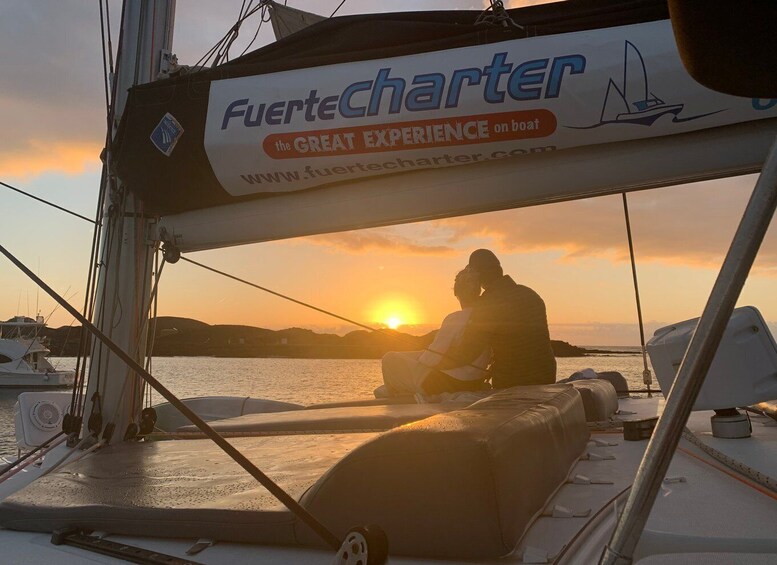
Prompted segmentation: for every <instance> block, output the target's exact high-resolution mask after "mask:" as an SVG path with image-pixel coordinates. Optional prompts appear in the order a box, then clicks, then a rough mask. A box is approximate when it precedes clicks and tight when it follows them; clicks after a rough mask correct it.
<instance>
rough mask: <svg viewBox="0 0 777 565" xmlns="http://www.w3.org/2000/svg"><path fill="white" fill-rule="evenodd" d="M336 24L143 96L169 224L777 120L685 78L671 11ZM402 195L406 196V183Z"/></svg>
mask: <svg viewBox="0 0 777 565" xmlns="http://www.w3.org/2000/svg"><path fill="white" fill-rule="evenodd" d="M478 15H479V13H478V12H468V11H455V12H454V11H449V12H445V11H444V12H409V13H395V14H379V15H366V16H348V17H341V18H333V19H329V20H325V21H322V22H320V23H318V24H315V25H312V26H310V27H308V28H305V29H303V30H301V31H299V32H297V33H294V34H292V35H290V36H288V37H286V38H284V39H282V40H280V41H278V42H276V43H274V44H271V45H269V46H267V47H264V48H262V49H259V50H257V51H255V52H253V53H250V54H248V55H245V56H243V57H241V58H239V59H235V60H233V61H231V62H229V63H226V64H224V65H221V66H219V67H216V68H214V69H211V70H207V71H202V72H197V73H192V74H188V75H184V76H178V77H174V78H170V79H167V80H164V81H160V82H157V83H152V84H149V85H143V86H138V87H135V88H133V89H132V91H131V92H130V97H129V101H128V104H127V109H126V111H125V113H124V118H123V122H122V125H121V128H120V132H119V136H118V143H117V146H116V152H115V164H116V169H117V172H118V174H119V176H120V177H121V178H122V180H123V181H124V182H125V183H126V184H127V185H128V186H129V187H130V188H131V189H133V190H135V191H136V192H137V193H139V194H140V195H141V197H142V198H143V199H144V201H145V203H146V208H147V210H148V211H150V212H151V213H156V214H161V215H170V214H177V213H180V212H184V211H188V210H197V209H201V208H208V207H213V206H220V205H224V204H232V203H240V202H243V201H246V200H255V199H260V198H267V197H277V198H282V197H283V196H284V195H291V194H294V193H299V192H300V191H310V190H316V189H321V188H322V187H328V186H333V185H336V186H340V185H347V184H348V183H349V182H353V181H359V180H362V181H363V180H364V179H369V178H376V179H377V178H381V177H386V176H388V175H395V176H397V178H399V175H402V174H413V173H416V172H418V171H424V170H429V169H434V168H440V169H442V168H452V167H460V168H465V167H467V166H469V165H482V164H483V163H484V162H489V161H493V162H496V161H499V160H503V159H506V158H509V157H517V156H522V155H533V154H537V153H548V152H561V151H564V150H569V149H574V148H579V147H585V146H594V145H598V144H612V143H617V142H625V141H629V140H634V139H641V138H655V137H660V136H672V135H675V134H684V133H688V132H693V131H698V130H704V129H708V128H717V127H721V126H726V125H730V124H736V123H740V122H747V121H754V120H759V119H763V118H770V117H774V116H775V115H777V107H775V104H774V103H773V102H774V101H769V100H751V99H747V98H736V97H731V96H726V95H722V94H718V93H714V92H712V91H710V90H707V89H705V88H703V87H701V86H699V85H698V84H697V83H695V82H694V81H693V80H692V79H691V78H690V77H689V76H688V75H687V74H686V73H685V71H684V70H683V69H682V65H681V63H680V60H679V57H678V55H677V52H676V49H675V47H674V39H673V37H672V31H671V26H670V24H669V21H668V20H667V18H668V14H667V10H666V4H665V2H663V1H655V0H638V1H632V2H621V1H617V0H616V1H609V0H608V1H604V2H603V1H592V0H577V1H570V2H563V3H558V4H549V5H548V4H546V5H543V6H536V7H530V8H523V9H519V10H511V11H510V15H511V17H512V18H513V20H514V21H515V22H516V23H518V24H520V25H521V26H522V28H514V27H501V26H492V25H488V24H477V23H476V20H477V17H478ZM398 184H399V183H398Z"/></svg>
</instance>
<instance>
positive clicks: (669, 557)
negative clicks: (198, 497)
mask: <svg viewBox="0 0 777 565" xmlns="http://www.w3.org/2000/svg"><path fill="white" fill-rule="evenodd" d="M662 403H663V401H662V400H660V399H656V398H654V399H622V400H621V410H622V415H621V416H620V417H621V418H625V419H642V418H646V417H650V416H652V415H656V414H658V413H659V411H660V410H661V407H662ZM710 414H711V413H709V412H699V413H693V414H692V416H691V418H690V420H689V428H690V429H691V430H693V431H694V432H695V434H696V435H697V437H699V438H700V439H702V440H703V441H704V443H705V444H707V445H710V446H711V447H714V448H715V449H717V450H719V451H720V452H724V453H726V454H728V455H729V456H731V457H736V458H737V459H738V460H739V461H740V462H741V463H742V464H743V465H746V466H747V467H749V468H752V469H764V470H768V467H767V465H768V463H769V461H771V462H773V461H774V460H776V459H777V452H776V450H777V426H775V425H773V421H772V420H770V419H768V418H764V417H757V416H756V417H753V418H752V420H753V437H751V438H748V439H743V440H719V439H717V438H712V437H711V435H710V434H709V416H710ZM373 435H374V434H373ZM284 437H287V438H288V437H289V436H278V437H270V438H267V437H258V438H257V437H255V438H236V439H233V440H231V441H233V442H235V443H238V442H240V443H241V444H242V443H243V442H245V443H246V445H245V446H243V445H240V446H239V447H241V448H245V449H246V450H247V451H248V452H249V453H252V450H256V451H253V453H252V455H251V457H252V459H254V460H255V461H256V462H257V463H259V464H260V466H261V467H262V468H264V469H265V470H266V471H267V472H268V473H269V474H270V475H271V476H272V477H273V478H277V479H278V480H280V481H281V483H283V469H284V467H285V466H286V465H290V466H292V467H293V468H296V469H298V468H299V466H300V465H303V466H304V465H308V466H309V467H310V469H311V470H314V469H316V468H319V467H320V466H321V465H327V464H329V463H330V461H329V460H328V459H327V458H332V460H334V458H337V457H339V456H340V455H339V454H340V453H342V452H344V451H345V450H348V449H350V448H352V447H353V445H351V443H352V442H357V441H364V440H366V439H368V438H367V435H365V434H333V435H332V437H333V438H336V441H335V440H334V439H333V440H332V441H331V443H327V444H326V445H327V449H321V448H320V445H319V448H318V449H317V450H316V451H315V452H316V454H317V455H316V458H315V460H311V459H310V457H311V455H310V454H302V453H298V452H296V451H295V452H288V453H286V454H285V455H284V457H282V458H281V459H280V460H279V459H278V458H276V457H272V458H271V457H267V456H266V455H264V454H263V455H260V452H261V451H262V450H261V449H260V446H264V448H267V447H268V446H271V445H276V444H277V445H278V446H279V447H280V446H281V445H282V444H283V442H284ZM306 437H308V438H309V440H310V441H316V440H315V438H318V437H322V436H306ZM297 439H299V438H297ZM327 441H328V440H326V439H325V438H324V442H325V443H326V442H327ZM174 443H177V444H182V445H186V444H188V445H190V446H192V447H194V446H195V445H196V446H197V449H201V448H202V449H204V450H203V455H204V459H206V460H209V461H211V463H216V461H215V460H212V458H218V460H221V459H222V458H223V455H222V454H219V453H216V452H215V451H214V452H213V453H211V452H210V450H209V449H208V448H204V447H203V445H204V444H205V442H203V441H200V440H191V441H186V442H174ZM646 446H647V441H646V440H642V441H625V440H624V439H623V436H622V434H621V433H619V432H617V431H614V430H611V431H594V432H593V433H592V436H591V441H590V442H589V443H588V446H587V448H586V451H585V454H584V455H583V457H581V459H580V460H579V461H578V462H577V463H576V464H575V465H574V467H573V469H572V471H571V472H570V474H569V478H570V480H569V481H568V482H567V483H566V484H563V485H562V486H561V487H560V488H559V489H558V490H557V491H556V493H555V494H554V495H553V497H552V498H551V499H550V501H549V502H548V504H547V505H546V507H545V510H544V511H543V512H542V514H541V515H540V516H538V517H537V518H536V519H535V520H534V521H533V523H532V524H531V526H530V528H529V530H528V531H527V532H526V534H525V535H524V536H523V538H522V539H521V541H520V543H519V545H518V547H517V549H516V551H515V552H514V553H513V554H511V555H510V556H507V557H506V558H502V559H500V560H498V561H499V562H500V563H525V562H529V561H531V560H535V561H534V562H543V559H546V560H547V562H558V563H565V562H566V563H592V562H596V561H597V559H598V557H599V555H600V553H601V550H602V547H603V544H604V543H606V542H607V541H608V539H609V535H610V532H611V528H612V527H613V525H614V522H615V517H616V514H617V513H618V512H619V511H620V510H621V509H622V507H623V502H625V498H626V497H627V496H628V490H629V487H630V485H631V483H632V481H633V478H634V475H635V473H636V470H637V468H638V466H639V463H640V460H641V458H642V456H643V453H644V450H645V448H646ZM167 449H169V448H167ZM530 455H531V454H527V456H530ZM284 458H285V459H284ZM772 465H773V463H772ZM213 468H214V469H218V468H219V467H218V465H216V466H215V467H213ZM146 471H147V474H149V475H151V476H153V475H154V472H153V471H154V467H153V462H151V463H150V464H149V466H148V467H147V469H146ZM182 474H183V473H182ZM313 474H315V473H313ZM311 476H312V475H311ZM183 478H184V479H185V477H183ZM576 478H577V479H576ZM586 478H587V479H590V483H591V484H584V483H586V482H587V481H586ZM575 479H576V480H575ZM74 480H76V478H74ZM224 480H225V484H231V483H232V481H238V482H242V481H243V477H231V476H228V475H225V476H224ZM246 480H248V481H250V479H246ZM581 483H582V484H581ZM284 486H287V487H291V488H292V491H294V492H293V494H294V495H295V496H299V494H301V490H303V489H304V485H301V484H299V485H297V486H298V487H300V488H297V489H296V490H294V485H284ZM255 488H256V489H261V487H259V486H255ZM775 502H777V496H776V495H775V494H774V493H773V492H771V491H769V490H768V489H765V488H763V487H760V486H759V485H758V484H756V483H755V482H754V481H752V480H751V479H749V478H747V477H746V476H743V475H742V474H740V473H738V472H736V471H734V470H732V469H730V468H728V467H726V466H725V465H724V464H723V463H720V462H719V461H716V460H715V459H713V458H712V457H711V456H710V455H709V454H707V453H705V452H704V451H702V450H701V449H699V448H698V447H697V446H695V445H694V444H692V443H690V442H689V441H687V440H685V439H684V440H682V441H681V443H680V446H679V448H678V451H677V453H676V454H675V457H674V459H673V461H672V464H671V466H670V469H669V472H668V474H667V480H666V481H665V482H664V484H663V485H662V487H661V492H660V494H659V496H658V498H657V500H656V503H655V506H654V509H653V512H652V514H651V516H650V519H649V521H648V524H647V528H646V530H645V532H644V533H643V537H642V541H641V542H640V545H639V546H638V552H637V555H636V556H635V557H636V559H635V562H638V563H642V564H644V565H670V564H674V563H688V562H694V561H695V562H699V563H701V562H705V563H715V562H719V563H756V564H760V563H767V562H769V563H771V562H773V557H774V555H773V554H774V553H777V541H775V539H774V533H773V532H774V524H775V522H776V521H777V503H775ZM269 504H272V503H269ZM106 529H107V530H109V529H110V528H106ZM49 539H50V534H46V533H29V532H11V531H8V530H0V546H3V547H8V546H10V545H11V544H13V546H12V547H13V549H12V550H11V551H12V555H13V557H14V561H13V562H14V563H33V562H35V563H37V562H40V560H41V559H44V558H45V559H50V560H52V561H54V562H57V563H63V564H67V563H82V562H83V559H84V558H85V556H86V554H85V553H84V552H83V550H80V549H76V548H72V547H67V546H53V545H51V544H50V543H49ZM106 539H109V540H113V541H116V542H121V543H126V544H129V545H134V546H139V547H144V548H147V549H150V550H154V551H159V552H162V553H165V554H169V555H175V556H177V557H180V558H187V555H186V551H187V550H188V549H189V548H191V547H192V546H193V545H194V544H195V543H196V542H197V541H198V539H195V538H193V537H192V538H186V539H162V538H148V537H133V536H117V535H110V533H108V534H107V537H106ZM25 544H31V545H33V546H34V551H30V552H29V553H30V555H34V556H35V558H34V560H32V561H25V557H24V556H25V554H26V551H25ZM764 551H770V552H772V555H766V554H764V553H763V552H764ZM17 554H18V556H19V557H18V559H17V557H16V556H17ZM88 558H89V559H91V560H93V561H94V562H99V563H115V562H118V561H116V560H114V559H112V558H109V557H106V556H101V555H97V554H91V553H90V554H89V557H88ZM190 558H191V559H192V560H193V561H195V562H198V563H203V564H211V563H212V564H217V563H226V562H232V563H248V562H254V561H255V560H256V559H257V558H261V560H262V562H263V563H270V564H272V563H279V564H280V563H290V562H294V563H329V562H331V559H332V552H331V551H326V550H315V549H306V548H299V547H281V546H257V545H251V544H240V543H224V542H220V543H216V544H215V545H213V546H212V547H207V548H206V549H204V550H203V551H202V552H200V553H198V554H196V555H193V556H190ZM391 562H392V563H407V564H415V563H428V562H429V560H427V559H417V558H406V557H392V559H391ZM447 562H450V563H471V562H472V561H466V560H458V561H456V560H454V561H447ZM477 562H484V560H482V559H479V560H477Z"/></svg>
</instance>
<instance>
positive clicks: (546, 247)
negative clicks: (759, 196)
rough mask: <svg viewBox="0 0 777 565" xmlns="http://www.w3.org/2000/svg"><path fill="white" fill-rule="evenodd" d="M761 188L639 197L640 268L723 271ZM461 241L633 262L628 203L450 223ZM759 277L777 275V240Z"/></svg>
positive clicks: (761, 260) (591, 202)
mask: <svg viewBox="0 0 777 565" xmlns="http://www.w3.org/2000/svg"><path fill="white" fill-rule="evenodd" d="M754 183H755V177H754V176H747V177H739V178H733V179H722V180H718V181H709V182H704V183H696V184H692V185H685V186H683V187H669V188H665V189H656V190H649V191H644V192H636V193H631V194H630V195H629V196H628V201H629V211H630V216H631V224H632V234H633V238H634V247H635V253H636V256H637V260H638V261H639V262H646V261H649V262H661V263H665V264H676V265H683V266H694V267H702V268H718V267H719V266H720V264H721V262H722V260H723V257H724V256H725V253H726V251H727V250H728V246H729V244H730V242H731V238H732V237H733V235H734V231H735V230H736V226H737V224H738V222H739V218H740V216H741V214H742V212H743V211H744V208H745V205H746V203H747V199H748V198H749V196H750V193H751V191H752V187H753V185H754ZM440 224H441V225H443V226H445V227H446V228H448V229H452V230H453V231H454V233H455V235H456V237H458V238H459V239H464V238H467V237H469V238H488V239H490V240H491V241H492V242H493V245H494V246H495V247H497V248H499V249H500V251H502V252H504V253H526V252H538V251H539V252H542V251H555V252H561V254H562V256H561V259H560V260H561V261H563V262H573V261H575V260H576V259H579V258H582V257H601V258H605V259H610V260H612V261H615V262H621V261H627V260H628V257H629V255H628V243H627V240H626V228H625V221H624V215H623V204H622V200H621V196H620V195H615V196H606V197H599V198H592V199H587V200H578V201H573V202H565V203H559V204H552V205H545V206H537V207H532V208H522V209H517V210H511V211H504V212H493V213H489V214H480V215H476V216H468V217H462V218H452V219H449V220H442V221H441V222H440ZM754 272H755V273H758V274H763V275H777V233H775V230H772V231H771V232H770V233H769V234H767V238H766V240H765V241H764V244H763V246H762V248H761V251H760V253H759V257H758V262H757V264H756V268H755V270H754Z"/></svg>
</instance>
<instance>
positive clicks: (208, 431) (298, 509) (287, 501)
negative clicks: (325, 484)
mask: <svg viewBox="0 0 777 565" xmlns="http://www.w3.org/2000/svg"><path fill="white" fill-rule="evenodd" d="M0 253H2V254H3V255H5V257H6V258H7V259H8V260H9V261H11V263H13V264H14V265H16V267H17V268H18V269H19V270H21V271H22V272H23V273H24V274H25V275H27V276H28V277H29V278H30V279H31V280H32V281H33V282H35V283H36V284H37V285H38V286H40V287H41V288H42V289H43V290H44V291H45V292H46V293H47V294H48V295H49V296H51V297H52V298H53V299H54V300H56V301H57V302H59V303H60V304H61V305H62V307H63V308H64V309H65V310H67V311H68V312H70V314H72V315H73V316H75V317H76V318H77V319H78V321H79V322H81V324H82V325H83V327H84V328H86V329H87V330H89V332H90V333H91V334H92V335H94V336H95V337H96V338H97V339H99V340H100V341H101V342H102V343H103V344H104V345H105V346H106V347H107V348H108V349H110V350H111V351H113V353H114V354H116V356H118V357H119V358H120V359H121V360H122V361H124V363H126V364H127V366H128V367H129V368H130V369H132V370H133V371H135V373H136V374H137V375H138V376H140V377H141V378H142V379H143V380H145V381H146V382H147V383H148V384H150V385H151V386H152V387H153V388H154V390H156V391H157V392H158V393H159V394H161V395H162V396H163V397H164V399H165V400H167V401H168V402H169V403H170V404H172V405H173V406H175V408H177V409H178V411H179V412H180V413H181V414H183V415H184V416H185V417H186V418H187V419H188V420H189V421H190V422H191V423H192V424H194V425H195V426H197V428H199V430H200V431H201V432H203V433H204V434H205V435H206V436H208V437H209V438H210V439H211V440H213V442H214V443H216V445H218V446H219V447H220V448H221V449H222V450H223V451H224V452H225V453H226V454H227V455H229V456H230V457H231V458H232V460H233V461H235V462H236V463H237V464H238V465H240V466H241V467H242V468H243V469H245V470H246V471H247V472H248V473H249V474H250V475H251V476H252V477H254V478H255V479H256V480H257V481H258V482H259V483H260V484H261V485H262V486H264V487H265V488H266V489H267V490H268V491H270V493H271V494H273V496H275V498H277V499H278V500H279V501H280V502H281V503H283V505H284V506H286V508H288V509H289V510H290V511H291V512H293V513H294V514H295V515H296V516H297V517H298V518H299V519H300V520H302V521H303V522H305V523H306V524H307V525H308V526H309V527H310V528H311V529H312V530H313V531H314V532H315V533H316V534H318V535H319V536H320V537H321V539H323V540H324V541H325V542H326V543H327V545H329V546H331V547H332V548H333V549H335V550H338V549H339V548H340V541H339V540H338V539H337V537H336V536H335V535H334V534H333V533H332V532H331V531H329V530H328V529H327V528H326V527H325V526H324V525H323V524H321V523H320V522H319V521H318V520H316V519H315V518H314V517H313V515H312V514H310V513H309V512H308V511H307V510H306V509H305V508H303V507H302V506H301V505H300V504H299V503H298V502H297V501H296V500H294V498H292V497H291V496H289V494H287V493H286V491H284V490H283V489H282V488H281V487H280V486H278V485H277V484H276V483H275V482H274V481H273V480H272V479H270V477H268V476H267V475H265V474H264V473H263V472H262V471H260V470H259V468H258V467H257V466H256V465H254V464H253V463H252V462H251V461H250V460H249V459H248V458H247V457H246V456H245V455H243V454H242V453H240V451H239V450H237V449H235V447H233V446H232V444H230V443H229V442H228V441H227V440H226V439H224V438H223V437H221V436H220V435H219V434H218V432H216V431H215V430H214V429H213V428H211V427H210V426H209V425H208V424H207V423H206V422H205V421H204V420H203V419H202V418H200V417H199V416H198V415H197V414H195V413H194V412H193V411H192V410H191V408H189V407H188V406H186V405H185V404H184V403H183V402H181V400H180V399H179V398H178V397H177V396H175V395H174V394H173V393H172V392H170V391H169V390H168V389H167V388H166V387H165V386H164V385H163V384H162V383H160V382H159V381H158V380H157V379H156V378H154V377H153V376H152V375H151V373H149V372H148V371H146V370H145V369H144V368H143V367H142V366H141V365H140V364H139V363H138V362H137V361H135V360H134V359H133V358H132V357H130V356H129V355H128V354H127V353H126V352H125V351H124V350H123V349H122V348H121V347H119V346H118V345H116V343H114V342H113V341H112V340H111V339H110V338H109V337H108V336H106V335H105V334H104V333H103V332H101V331H100V330H99V329H98V328H97V327H96V326H95V325H94V324H92V323H91V322H90V321H89V320H87V319H86V318H85V317H84V316H83V315H82V314H81V313H80V312H78V310H76V309H75V308H73V307H72V306H71V305H70V304H68V302H67V301H66V300H65V299H64V298H62V297H61V296H60V295H59V294H57V293H56V292H55V291H54V290H53V289H52V288H51V287H50V286H48V285H47V284H46V283H45V282H43V280H41V279H40V277H38V276H37V275H36V274H35V273H33V272H32V271H31V270H30V269H28V268H27V267H26V266H25V265H24V264H23V263H22V262H21V261H19V260H18V259H17V258H16V257H14V255H12V254H11V253H10V252H9V251H8V250H7V249H6V248H5V247H4V246H2V245H0ZM85 439H86V438H85ZM82 441H83V440H82ZM101 441H104V440H101ZM98 445H100V444H98ZM47 472H50V470H49V471H47Z"/></svg>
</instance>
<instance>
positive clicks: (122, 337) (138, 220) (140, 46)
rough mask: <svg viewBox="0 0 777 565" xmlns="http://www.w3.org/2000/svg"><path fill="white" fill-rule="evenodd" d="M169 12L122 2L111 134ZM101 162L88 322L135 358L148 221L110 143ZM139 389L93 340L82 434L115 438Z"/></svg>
mask: <svg viewBox="0 0 777 565" xmlns="http://www.w3.org/2000/svg"><path fill="white" fill-rule="evenodd" d="M174 16H175V0H155V1H153V2H152V1H149V0H136V1H132V0H131V1H129V2H124V6H123V9H122V23H121V36H120V40H119V50H118V53H119V54H118V60H117V69H116V77H115V79H114V83H113V96H112V105H113V114H112V118H113V119H112V121H111V124H110V127H111V130H112V131H111V132H110V136H111V138H113V137H114V136H115V134H116V130H117V128H118V124H119V122H120V120H121V116H122V113H123V111H124V107H125V104H126V101H127V91H128V89H129V88H130V87H132V86H134V85H136V84H143V83H146V82H150V81H152V80H155V79H156V78H157V77H158V76H159V74H160V71H162V70H164V65H165V64H166V63H167V61H168V60H169V57H170V49H171V47H172V39H173V20H174ZM105 164H106V167H107V171H108V174H107V175H106V182H107V183H108V186H107V197H106V199H105V209H104V220H103V222H104V227H103V233H102V241H101V243H100V249H101V251H100V268H99V273H98V282H97V287H96V301H95V310H94V311H95V314H94V323H95V325H96V326H97V327H98V328H99V329H100V330H101V331H102V332H103V333H105V334H106V335H108V336H110V337H111V339H112V340H113V341H114V342H116V343H117V344H118V345H119V346H120V347H121V348H122V349H123V350H124V351H125V352H127V353H128V354H129V355H130V356H131V357H132V358H134V359H135V360H137V361H138V362H139V363H141V364H142V362H143V360H144V358H145V355H146V336H147V323H146V322H147V319H148V306H149V300H150V289H151V277H152V258H153V252H154V249H155V243H154V242H153V240H152V238H151V237H149V234H150V229H151V226H152V221H151V220H149V219H148V218H146V217H144V215H143V206H142V203H141V202H140V201H139V200H137V198H136V197H135V195H134V194H133V193H132V192H130V191H129V190H127V188H126V187H125V186H124V185H123V184H122V183H121V180H120V179H118V178H116V176H115V175H114V171H113V167H112V155H111V151H110V144H108V147H107V148H106V153H105ZM142 390H143V381H142V380H141V379H140V378H138V377H137V376H136V375H135V374H134V372H132V371H131V370H130V369H129V368H128V367H127V365H126V364H125V363H124V362H123V361H121V360H120V359H119V358H118V357H117V356H116V355H115V354H114V353H112V352H111V351H110V350H109V349H107V348H106V347H105V346H104V345H102V343H101V342H99V341H97V340H95V341H94V343H93V345H92V349H91V355H90V366H89V381H88V385H87V393H86V397H85V403H86V407H85V411H84V426H83V436H84V437H87V436H88V435H90V434H92V433H97V434H98V435H99V436H100V437H105V436H106V435H111V433H112V434H113V436H114V437H118V438H121V437H123V436H124V434H125V433H126V431H127V428H128V426H129V425H130V424H132V423H133V422H134V421H136V420H137V418H138V415H139V413H140V411H141V409H142V408H143V406H142ZM110 424H113V426H110ZM106 428H107V429H108V433H107V434H105V430H106Z"/></svg>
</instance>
